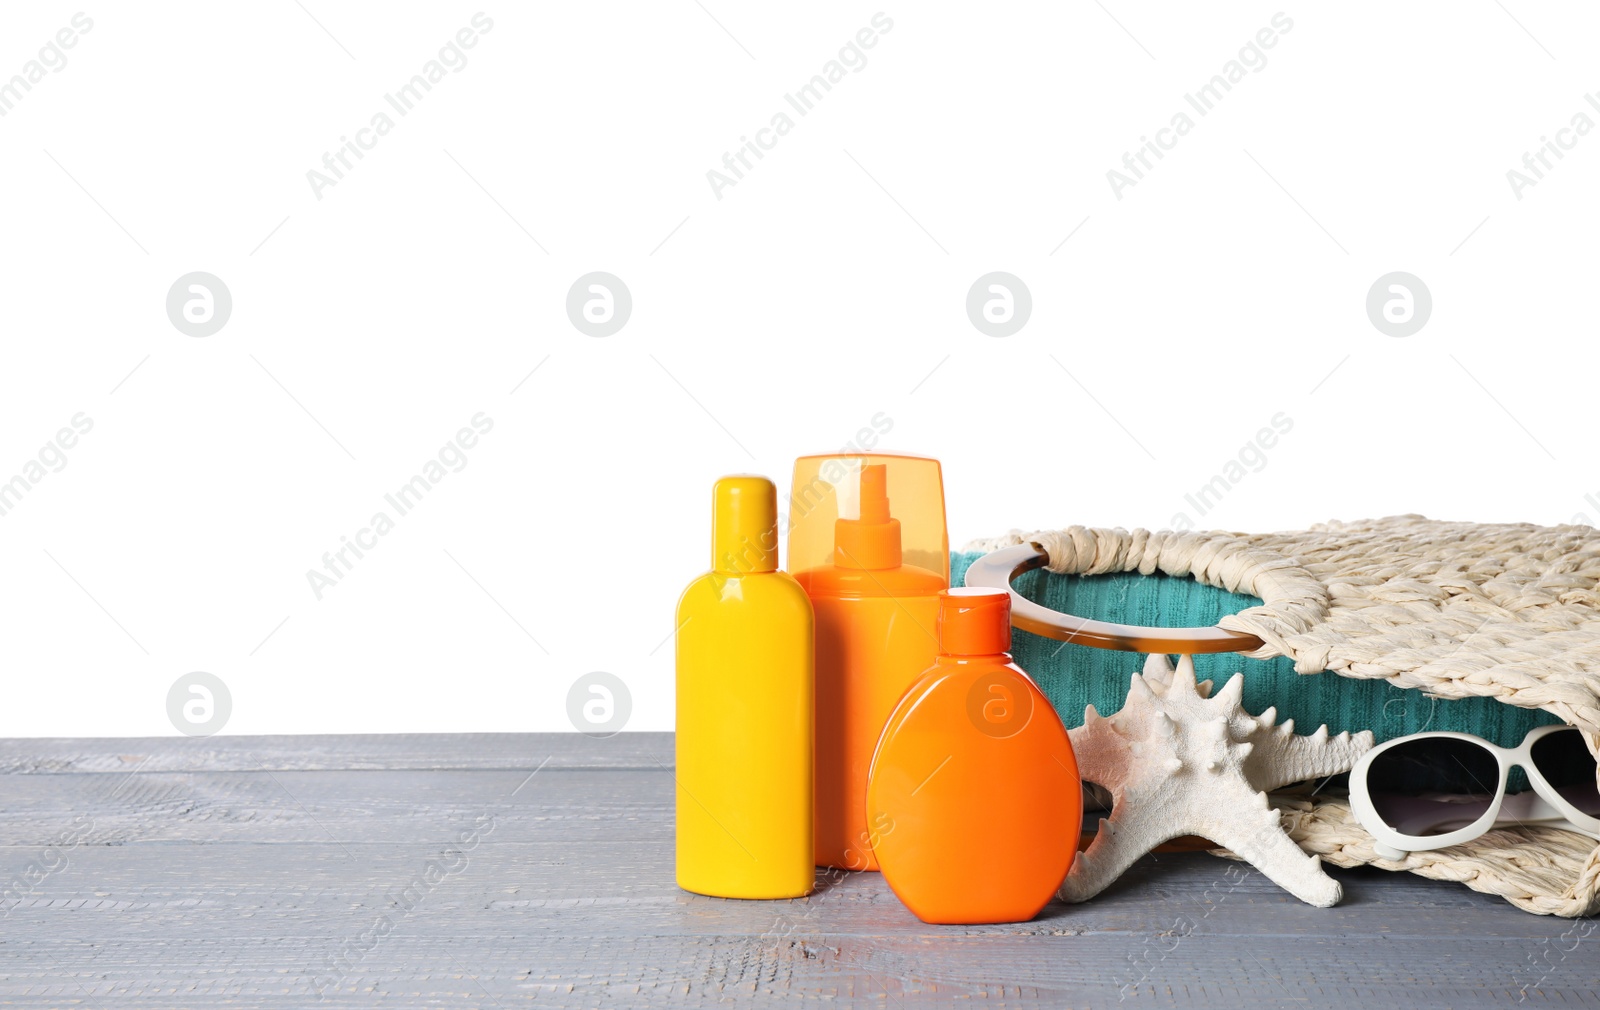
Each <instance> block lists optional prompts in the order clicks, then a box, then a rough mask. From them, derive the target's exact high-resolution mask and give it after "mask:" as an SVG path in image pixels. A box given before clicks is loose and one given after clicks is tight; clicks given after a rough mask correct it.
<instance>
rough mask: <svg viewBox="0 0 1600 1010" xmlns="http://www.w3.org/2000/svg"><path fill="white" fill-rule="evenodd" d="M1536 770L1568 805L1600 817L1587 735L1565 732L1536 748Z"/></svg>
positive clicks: (1554, 735)
mask: <svg viewBox="0 0 1600 1010" xmlns="http://www.w3.org/2000/svg"><path fill="white" fill-rule="evenodd" d="M1533 766H1534V767H1535V768H1537V769H1539V774H1541V775H1543V776H1544V777H1545V781H1547V782H1549V783H1550V784H1551V785H1552V786H1554V787H1555V790H1556V792H1558V793H1560V794H1561V795H1562V796H1563V797H1565V798H1566V800H1567V802H1569V803H1571V804H1572V805H1573V806H1575V807H1577V808H1578V809H1579V810H1582V811H1583V812H1584V813H1586V814H1588V815H1589V816H1590V817H1600V790H1597V789H1596V788H1595V780H1594V776H1595V761H1594V755H1593V754H1590V753H1589V748H1588V747H1586V746H1584V743H1583V734H1581V733H1579V732H1578V731H1577V730H1576V729H1572V728H1568V729H1563V730H1561V731H1559V732H1556V733H1551V734H1550V735H1549V736H1546V737H1542V738H1540V739H1539V740H1538V741H1536V742H1535V743H1534V745H1533Z"/></svg>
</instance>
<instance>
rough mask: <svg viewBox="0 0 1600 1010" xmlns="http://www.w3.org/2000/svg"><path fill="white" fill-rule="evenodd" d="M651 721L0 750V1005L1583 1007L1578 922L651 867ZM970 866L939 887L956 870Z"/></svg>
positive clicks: (1240, 876) (1188, 881)
mask: <svg viewBox="0 0 1600 1010" xmlns="http://www.w3.org/2000/svg"><path fill="white" fill-rule="evenodd" d="M671 753H672V746H671V738H670V736H668V735H665V734H623V735H621V736H617V737H614V738H611V739H609V740H589V739H586V738H583V737H578V736H574V735H527V736H523V735H492V736H372V737H361V736H356V737H260V738H213V739H206V740H188V739H171V740H159V739H158V740H5V741H0V887H3V888H4V891H5V899H4V901H3V903H0V915H3V923H0V1005H5V1006H18V1007H61V1006H75V1007H104V1008H110V1007H120V1006H130V1005H133V1006H161V1007H224V1006H226V1007H274V1008H276V1007H285V1008H287V1007H294V1008H304V1007H309V1006H321V1005H326V1006H330V1007H343V1006H393V1007H409V1006H439V1007H503V1008H509V1007H511V1006H524V1005H527V1006H554V1007H602V1006H603V1007H685V1006H722V1005H727V1006H747V1005H752V1004H783V1005H791V1004H793V1003H795V1002H797V1001H798V1002H807V1001H817V1002H826V1003H827V1004H828V1005H830V1006H837V1007H854V1006H861V1007H901V1006H930V1005H936V1004H942V1003H955V1002H959V1003H961V1004H968V1005H970V1004H986V1005H995V1006H1010V1007H1031V1006H1050V1007H1061V1006H1107V1005H1114V1004H1117V1003H1118V1002H1119V998H1120V1001H1121V1002H1126V1003H1128V1004H1130V1005H1134V1006H1140V1005H1149V1006H1196V1007H1212V1006H1216V1007H1224V1006H1225V1007H1229V1008H1238V1007H1264V1006H1331V1005H1337V1004H1343V1005H1352V1006H1408V1007H1459V1006H1469V1005H1478V1004H1486V1003H1490V1002H1495V1003H1508V1002H1509V1003H1514V1002H1516V1001H1517V1000H1518V998H1519V996H1521V995H1523V990H1524V987H1528V988H1527V992H1526V995H1527V1003H1528V1004H1530V1005H1533V1006H1539V1005H1548V1004H1560V1005H1581V1004H1586V1003H1587V1004H1593V1003H1595V1002H1596V1001H1597V999H1600V995H1597V990H1600V923H1595V922H1588V923H1583V922H1579V923H1573V922H1570V921H1567V920H1556V919H1547V918H1541V917H1538V916H1532V915H1528V914H1526V913H1523V912H1519V911H1517V910H1516V909H1514V908H1512V907H1511V906H1510V905H1507V904H1505V903H1504V902H1501V901H1499V900H1497V899H1494V898H1491V897H1488V896H1486V895H1481V894H1477V893H1475V892H1473V891H1470V890H1468V889H1467V888H1464V887H1461V886H1459V885H1453V884H1447V883H1440V882H1433V881H1425V880H1421V879H1419V878H1416V877H1412V876H1410V875H1406V874H1387V873H1383V872H1380V871H1376V870H1363V871H1356V872H1346V871H1337V870H1336V871H1334V872H1335V875H1337V876H1338V877H1339V878H1340V879H1341V880H1343V881H1344V883H1345V890H1346V898H1345V901H1344V903H1343V904H1341V905H1340V906H1338V907H1336V908H1333V909H1326V910H1323V909H1315V908H1311V907H1309V906H1306V905H1303V904H1301V903H1299V902H1297V901H1295V900H1294V899H1293V898H1291V897H1289V896H1288V895H1286V894H1284V893H1282V892H1281V891H1279V890H1278V889H1277V888H1275V887H1274V886H1273V885H1272V884H1270V883H1269V882H1267V881H1266V880H1265V879H1264V878H1262V877H1261V876H1260V875H1259V874H1257V873H1255V872H1254V871H1251V870H1249V868H1248V867H1243V866H1241V865H1239V864H1235V863H1232V862H1229V861H1226V860H1221V859H1217V858H1215V857H1212V856H1208V855H1205V854H1202V853H1188V852H1185V853H1177V854H1165V855H1157V856H1155V857H1150V858H1147V859H1146V860H1144V861H1143V862H1141V863H1140V864H1139V865H1138V866H1136V867H1135V868H1134V869H1133V870H1132V871H1131V872H1130V873H1129V874H1128V875H1127V876H1126V877H1125V878H1124V879H1123V880H1122V881H1120V882H1119V883H1118V884H1117V885H1116V886H1115V887H1113V888H1112V890H1110V891H1109V892H1107V893H1106V894H1104V895H1102V896H1101V897H1100V898H1098V899H1096V900H1095V901H1093V902H1090V903H1087V904H1084V905H1076V906H1064V905H1056V904H1053V905H1051V906H1049V907H1048V908H1047V909H1046V910H1045V912H1044V914H1043V915H1041V916H1040V918H1039V919H1038V920H1036V921H1034V922H1031V923H1023V924H1017V925H1005V926H984V927H966V928H960V927H932V926H927V925H924V924H922V923H919V922H918V921H917V920H916V919H915V918H914V917H912V916H911V915H910V914H909V913H908V912H906V911H905V909H904V908H903V907H902V906H901V905H900V904H899V902H898V901H896V900H895V898H894V896H893V894H891V893H890V892H889V891H888V890H887V888H886V887H885V886H884V883H883V881H882V878H881V877H879V876H878V875H876V874H856V875H845V876H843V877H842V878H840V879H834V878H832V877H823V878H822V887H821V888H820V889H819V891H818V892H817V893H816V894H814V895H813V896H812V897H810V898H808V899H803V900H798V901H785V902H746V901H720V900H716V899H711V898H704V897H699V896H696V895H690V894H686V893H684V892H682V891H679V890H678V889H677V888H676V886H674V883H673V877H672V771H671ZM982 871H983V869H982V867H981V866H971V867H952V872H957V873H981V872H982Z"/></svg>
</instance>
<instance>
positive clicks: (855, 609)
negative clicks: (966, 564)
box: [789, 453, 950, 870]
mask: <svg viewBox="0 0 1600 1010" xmlns="http://www.w3.org/2000/svg"><path fill="white" fill-rule="evenodd" d="M789 567H790V568H791V569H792V570H793V571H794V572H795V578H796V579H797V580H798V581H799V582H800V584H801V585H802V586H804V587H805V590H806V593H807V595H809V596H810V597H811V603H812V606H813V607H814V608H815V610H816V621H817V630H816V660H817V669H816V680H817V702H816V706H817V710H816V722H817V736H816V740H817V786H816V797H817V799H816V860H817V864H818V865H820V866H834V867H839V868H842V869H847V870H876V869H877V868H878V861H877V859H876V857H875V856H874V855H873V844H874V835H875V831H876V829H875V827H874V825H873V824H872V823H870V821H869V820H868V818H867V812H866V798H867V770H868V768H869V766H870V765H871V763H872V751H873V748H874V747H875V746H876V745H877V742H878V736H879V734H880V733H882V732H883V724H884V721H885V720H886V719H888V718H889V713H890V712H891V711H892V710H893V709H894V705H895V702H896V701H898V700H899V699H900V696H901V695H902V694H904V693H905V690H906V688H907V687H909V686H910V685H911V682H912V681H913V680H915V679H916V678H917V676H918V675H919V674H921V673H922V671H923V670H926V669H927V668H928V667H929V666H930V665H931V664H932V663H933V659H934V656H935V654H936V653H937V651H938V638H937V631H936V620H937V616H938V608H939V591H940V590H941V589H944V588H945V587H946V586H948V585H949V583H950V543H949V539H948V537H947V535H946V533H945V521H944V486H943V480H942V476H941V474H940V470H939V461H938V460H934V459H925V458H922V457H916V456H899V455H889V454H882V453H865V454H858V455H843V456H837V455H834V456H803V457H801V458H800V459H798V460H796V461H795V471H794V488H793V491H792V492H791V498H790V530H789Z"/></svg>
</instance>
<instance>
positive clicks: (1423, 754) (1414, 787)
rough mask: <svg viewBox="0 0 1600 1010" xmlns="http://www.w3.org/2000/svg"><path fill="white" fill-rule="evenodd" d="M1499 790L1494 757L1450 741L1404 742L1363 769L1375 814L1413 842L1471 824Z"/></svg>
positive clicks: (1462, 742)
mask: <svg viewBox="0 0 1600 1010" xmlns="http://www.w3.org/2000/svg"><path fill="white" fill-rule="evenodd" d="M1591 768H1592V762H1591ZM1499 788H1500V764H1499V762H1498V761H1496V760H1495V756H1494V754H1493V753H1491V752H1490V751H1488V750H1486V749H1485V748H1483V747H1481V746H1479V745H1478V744H1475V743H1473V742H1472V741H1470V740H1456V739H1454V738H1452V737H1426V738H1424V739H1421V740H1408V741H1406V742H1405V743H1402V744H1398V745H1396V746H1394V747H1390V748H1389V749H1388V750H1386V751H1384V752H1383V753H1381V754H1379V755H1378V756H1377V757H1375V758H1373V760H1372V764H1371V766H1370V767H1369V768H1368V769H1367V791H1368V794H1369V795H1370V796H1371V797H1372V806H1373V808H1374V809H1375V810H1377V812H1378V816H1379V817H1381V818H1383V822H1384V823H1385V824H1387V825H1389V827H1391V828H1393V829H1394V830H1395V831H1398V832H1400V833H1401V834H1403V835H1410V836H1411V837H1413V838H1426V837H1430V836H1433V835H1443V834H1448V833H1449V832H1451V831H1457V830H1459V829H1461V828H1464V827H1466V826H1467V825H1469V824H1472V823H1473V822H1474V821H1476V820H1477V819H1478V818H1480V817H1482V816H1483V814H1484V812H1485V811H1487V810H1488V809H1489V806H1490V804H1491V803H1492V802H1493V800H1494V796H1495V793H1496V792H1497V791H1498V790H1499Z"/></svg>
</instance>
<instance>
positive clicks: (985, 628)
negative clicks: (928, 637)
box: [939, 586, 1011, 656]
mask: <svg viewBox="0 0 1600 1010" xmlns="http://www.w3.org/2000/svg"><path fill="white" fill-rule="evenodd" d="M939 651H940V652H941V653H943V654H945V655H946V656H993V655H997V654H999V653H1002V652H1010V651H1011V594H1010V593H1008V592H1006V591H1005V590H1004V589H995V588H992V587H985V586H967V587H961V588H957V589H946V590H945V591H944V592H942V593H940V594H939Z"/></svg>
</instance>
